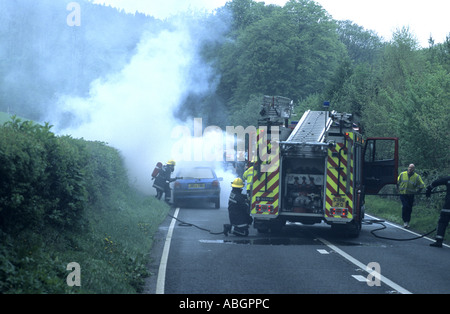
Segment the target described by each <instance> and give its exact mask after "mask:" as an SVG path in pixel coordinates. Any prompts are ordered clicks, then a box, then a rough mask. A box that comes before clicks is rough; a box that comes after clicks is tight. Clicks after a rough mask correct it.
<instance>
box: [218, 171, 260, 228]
mask: <svg viewBox="0 0 450 314" xmlns="http://www.w3.org/2000/svg"><path fill="white" fill-rule="evenodd" d="M231 187H232V188H233V189H232V190H231V193H230V198H229V199H228V215H229V218H230V224H225V225H223V233H224V234H225V235H226V236H228V233H232V234H234V235H237V236H248V227H249V225H250V224H251V223H252V222H253V219H252V217H251V216H250V214H249V210H250V205H249V202H248V199H247V196H246V195H245V194H242V189H243V187H244V182H243V181H242V179H241V178H236V179H235V180H234V181H233V182H232V183H231Z"/></svg>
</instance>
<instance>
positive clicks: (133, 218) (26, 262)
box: [0, 117, 168, 293]
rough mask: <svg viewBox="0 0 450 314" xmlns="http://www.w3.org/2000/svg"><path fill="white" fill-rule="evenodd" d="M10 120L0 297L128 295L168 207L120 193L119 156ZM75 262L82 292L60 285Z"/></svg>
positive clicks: (0, 146) (1, 200)
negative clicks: (54, 294)
mask: <svg viewBox="0 0 450 314" xmlns="http://www.w3.org/2000/svg"><path fill="white" fill-rule="evenodd" d="M50 129H51V126H50V125H48V124H45V125H38V124H35V123H33V122H31V121H22V120H21V119H19V118H17V117H13V118H12V120H11V121H9V122H6V123H5V124H4V125H3V126H2V127H0V293H136V292H140V291H142V289H143V285H144V278H145V277H146V276H149V273H148V271H147V267H146V265H147V263H148V253H149V251H150V248H151V244H152V241H151V235H152V234H153V232H155V228H156V227H157V226H158V224H159V223H160V221H161V220H162V219H163V217H164V216H165V214H166V213H167V210H168V207H167V206H166V205H164V204H162V203H160V202H158V201H156V200H154V199H148V198H145V197H143V196H140V195H139V194H138V193H137V192H136V191H134V190H132V189H131V188H130V187H129V185H128V178H127V173H126V171H125V169H124V166H123V160H122V158H121V156H120V154H119V152H118V151H117V150H116V149H114V148H112V147H109V146H107V145H106V144H104V143H100V142H87V141H84V140H82V139H73V138H71V137H68V136H61V137H57V136H56V135H55V134H53V133H52V132H51V131H50ZM74 261H75V262H78V263H79V264H80V266H81V268H82V273H81V274H82V286H81V287H69V286H68V285H67V284H66V281H65V279H66V276H67V275H68V272H67V271H66V266H67V264H69V263H71V262H74Z"/></svg>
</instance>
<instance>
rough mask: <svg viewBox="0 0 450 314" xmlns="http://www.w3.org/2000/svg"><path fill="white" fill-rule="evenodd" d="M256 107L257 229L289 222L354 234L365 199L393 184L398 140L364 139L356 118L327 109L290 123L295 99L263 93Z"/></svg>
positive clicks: (254, 210)
mask: <svg viewBox="0 0 450 314" xmlns="http://www.w3.org/2000/svg"><path fill="white" fill-rule="evenodd" d="M327 105H329V104H328V103H324V106H327ZM261 107H262V108H261V112H260V115H261V117H260V119H259V121H258V129H257V134H256V150H257V152H255V154H254V155H255V156H256V159H255V160H254V165H253V181H252V183H251V192H250V193H251V194H250V195H251V196H250V197H251V205H250V211H251V216H252V217H253V221H254V227H255V228H256V229H257V230H258V232H261V233H264V232H268V231H279V230H281V228H282V227H283V226H284V225H285V224H286V222H300V223H301V224H307V225H311V224H316V223H322V222H325V223H326V224H328V225H331V227H332V228H333V229H338V230H342V231H344V232H345V233H346V234H348V235H349V236H353V237H357V236H359V233H360V230H361V225H362V220H363V217H364V199H365V195H368V194H377V193H378V192H379V191H380V190H381V188H382V187H384V186H385V185H387V184H395V183H396V181H397V176H398V174H397V171H398V170H397V169H398V139H397V138H364V137H363V135H362V134H361V133H362V132H361V127H360V123H359V121H357V120H358V119H357V117H356V116H355V115H353V114H349V113H338V112H336V111H329V110H323V111H311V110H308V111H306V112H305V113H304V114H303V116H302V117H301V119H300V120H299V121H298V122H297V123H294V124H292V123H291V124H289V119H290V118H291V116H292V113H293V102H292V101H291V100H290V99H289V98H285V97H280V96H264V97H263V103H262V106H261ZM326 108H328V106H327V107H326Z"/></svg>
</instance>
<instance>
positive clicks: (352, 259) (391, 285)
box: [317, 238, 411, 294]
mask: <svg viewBox="0 0 450 314" xmlns="http://www.w3.org/2000/svg"><path fill="white" fill-rule="evenodd" d="M317 239H318V240H319V241H320V242H322V243H323V244H325V245H326V246H328V247H329V248H330V249H332V250H333V251H335V252H336V253H338V254H339V255H341V256H342V257H343V258H345V259H346V260H348V261H349V262H351V263H353V264H355V265H356V266H358V267H359V268H360V269H362V270H364V271H366V272H367V270H366V265H364V264H363V263H361V262H360V261H358V260H357V259H356V258H354V257H352V256H351V255H349V254H347V253H345V252H344V251H342V250H341V249H340V248H338V247H337V246H335V245H334V244H331V243H330V242H328V241H327V240H325V239H322V238H317ZM380 280H381V281H382V282H384V283H385V284H386V285H388V286H389V287H391V288H393V289H394V290H396V291H398V292H399V293H402V294H411V292H410V291H408V290H406V289H405V288H403V287H401V286H399V285H398V284H396V283H395V282H393V281H391V280H389V279H388V278H386V277H384V276H383V275H380Z"/></svg>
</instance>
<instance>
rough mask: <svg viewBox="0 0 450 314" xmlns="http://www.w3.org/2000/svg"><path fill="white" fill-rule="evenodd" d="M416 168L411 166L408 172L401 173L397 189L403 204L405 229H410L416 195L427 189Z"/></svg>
mask: <svg viewBox="0 0 450 314" xmlns="http://www.w3.org/2000/svg"><path fill="white" fill-rule="evenodd" d="M415 169H416V167H415V166H414V164H410V165H409V167H408V170H407V171H404V172H402V173H400V175H399V176H398V180H397V189H398V193H399V194H400V201H401V202H402V219H403V223H404V224H403V227H404V228H409V222H410V220H411V213H412V208H413V204H414V194H418V193H420V191H422V189H423V188H425V183H423V181H422V178H421V177H420V175H418V174H417V173H415Z"/></svg>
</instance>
